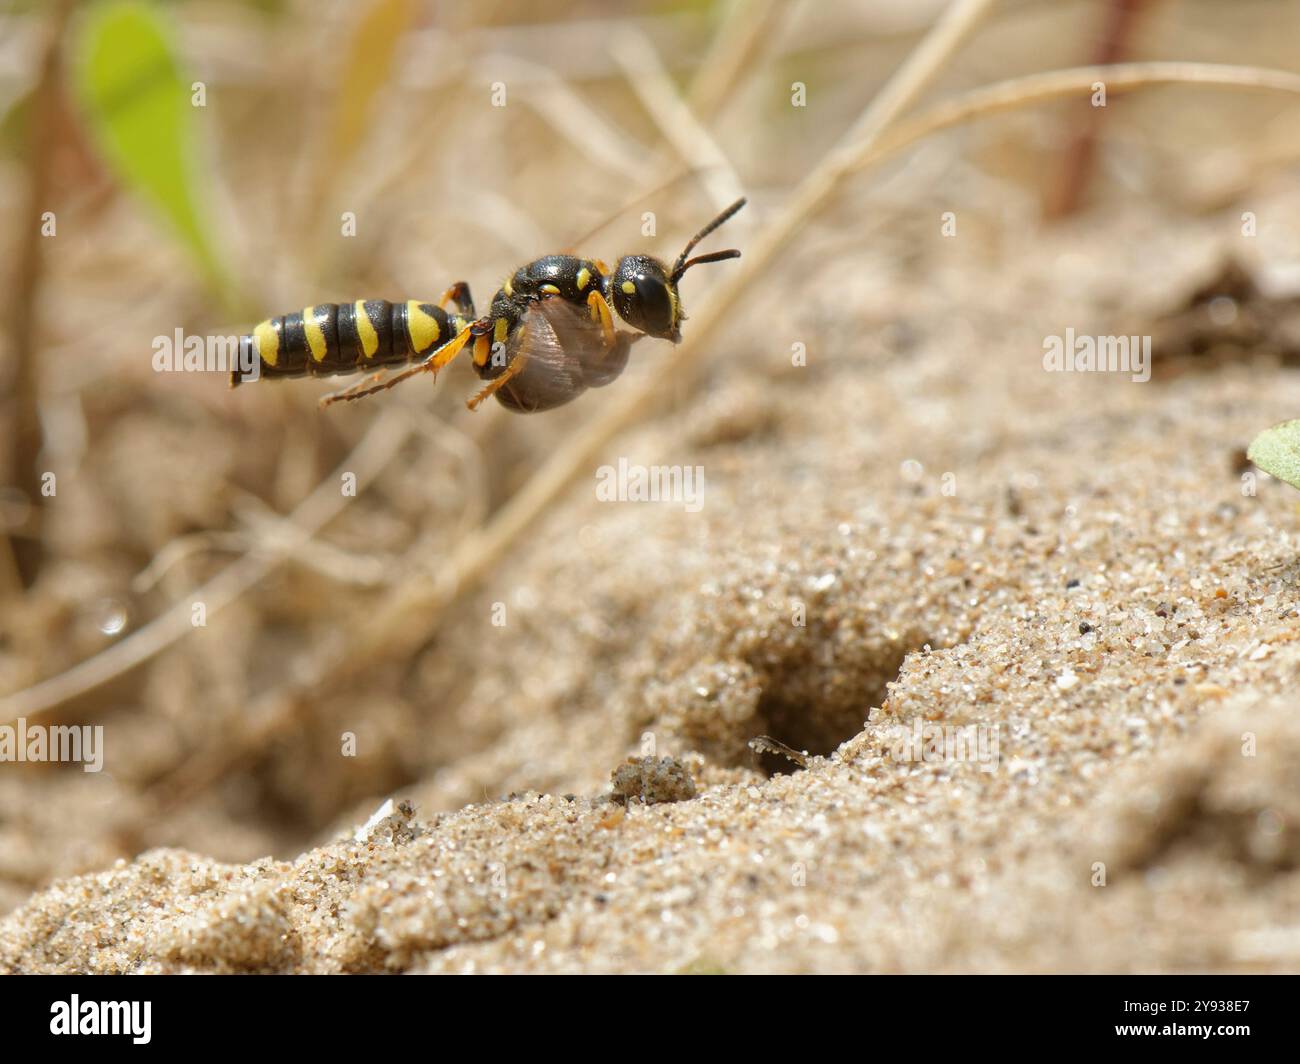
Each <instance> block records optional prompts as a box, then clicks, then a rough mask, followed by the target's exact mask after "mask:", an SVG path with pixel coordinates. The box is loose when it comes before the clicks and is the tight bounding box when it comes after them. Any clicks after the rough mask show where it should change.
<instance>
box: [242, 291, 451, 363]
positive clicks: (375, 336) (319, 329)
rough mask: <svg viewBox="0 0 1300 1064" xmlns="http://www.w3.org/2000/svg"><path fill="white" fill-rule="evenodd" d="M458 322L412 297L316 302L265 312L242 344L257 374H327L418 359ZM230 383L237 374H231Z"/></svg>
mask: <svg viewBox="0 0 1300 1064" xmlns="http://www.w3.org/2000/svg"><path fill="white" fill-rule="evenodd" d="M464 324H465V323H464V322H463V321H462V320H461V319H459V318H456V317H453V316H451V315H449V314H448V313H447V312H446V311H444V310H443V309H442V308H441V307H438V306H435V305H434V304H432V303H419V302H416V301H415V300H409V301H407V302H405V303H389V302H388V301H387V300H385V299H367V300H358V301H357V302H355V303H318V304H317V305H316V306H314V307H305V308H303V310H301V311H300V312H299V313H297V314H285V315H283V316H281V317H278V318H268V319H267V320H266V321H264V322H261V323H259V324H258V325H257V327H256V328H254V329H253V332H252V334H251V335H249V336H246V337H244V339H243V344H244V345H245V346H246V347H248V348H249V349H250V350H251V351H252V352H253V353H255V354H256V355H257V358H258V360H259V362H260V363H261V366H260V370H261V376H263V377H307V376H311V377H333V376H336V375H338V374H342V373H358V372H362V371H364V370H367V369H371V368H379V367H381V366H397V365H402V364H404V363H407V362H419V361H422V360H424V359H425V358H427V357H428V356H429V355H430V354H431V353H432V352H433V351H436V350H437V349H438V348H439V347H441V346H442V345H443V344H445V343H447V341H448V340H451V339H452V338H453V337H455V335H456V332H457V331H458V330H459V329H461V328H463V327H464ZM231 383H232V384H238V383H240V381H239V378H238V377H237V376H232V378H231Z"/></svg>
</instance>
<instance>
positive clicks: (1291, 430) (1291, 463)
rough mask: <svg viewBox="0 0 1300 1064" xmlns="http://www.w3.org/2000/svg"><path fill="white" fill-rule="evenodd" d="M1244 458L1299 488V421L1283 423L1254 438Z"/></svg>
mask: <svg viewBox="0 0 1300 1064" xmlns="http://www.w3.org/2000/svg"><path fill="white" fill-rule="evenodd" d="M1246 457H1247V458H1249V459H1250V460H1251V461H1252V462H1254V463H1255V464H1256V465H1257V466H1259V468H1260V469H1262V470H1264V472H1265V473H1268V474H1269V475H1270V476H1274V477H1277V479H1278V480H1285V481H1286V482H1287V483H1288V484H1290V485H1291V487H1293V488H1300V421H1283V422H1282V424H1280V425H1274V426H1273V427H1272V428H1271V429H1265V430H1264V431H1263V432H1261V433H1260V434H1259V435H1258V436H1256V437H1255V440H1254V442H1253V443H1252V444H1251V445H1250V450H1248V451H1247V452H1246Z"/></svg>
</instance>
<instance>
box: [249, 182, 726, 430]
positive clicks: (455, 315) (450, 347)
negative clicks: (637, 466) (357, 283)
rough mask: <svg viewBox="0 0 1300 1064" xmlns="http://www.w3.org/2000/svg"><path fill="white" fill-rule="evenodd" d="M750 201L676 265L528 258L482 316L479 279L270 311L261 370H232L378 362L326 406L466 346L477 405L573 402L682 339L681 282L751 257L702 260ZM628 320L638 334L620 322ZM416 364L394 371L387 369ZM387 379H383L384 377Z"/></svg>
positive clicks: (259, 349)
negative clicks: (436, 293) (662, 344)
mask: <svg viewBox="0 0 1300 1064" xmlns="http://www.w3.org/2000/svg"><path fill="white" fill-rule="evenodd" d="M745 202H746V201H745V200H744V199H740V200H737V201H736V202H735V203H733V204H732V205H731V206H730V207H728V208H727V209H726V210H724V211H723V212H722V213H721V214H719V215H718V216H717V217H716V218H714V219H713V221H711V222H710V223H709V224H708V225H706V226H705V227H704V228H703V229H701V230H700V231H699V232H698V233H696V234H695V236H693V237H692V238H691V240H690V241H689V242H688V243H687V245H686V247H685V248H684V249H683V251H682V253H681V254H680V255H678V256H677V260H676V262H674V263H673V265H672V267H671V268H669V267H668V265H667V264H666V263H664V262H661V261H660V260H659V259H656V258H653V257H651V256H649V255H624V256H623V257H622V258H621V259H619V260H618V262H617V264H616V265H615V267H614V269H613V270H612V271H611V270H610V269H609V268H608V267H607V266H606V265H605V264H604V263H603V262H601V261H600V260H599V259H583V258H578V257H577V256H575V255H546V256H544V257H542V258H540V259H536V260H535V261H533V262H530V263H528V264H527V265H525V266H521V267H519V269H517V270H516V271H515V272H514V273H513V274H512V275H511V276H510V277H509V278H508V279H507V280H506V281H505V283H504V284H503V285H502V286H501V288H500V290H499V291H498V292H497V294H496V295H495V296H494V297H493V299H492V304H491V306H490V308H489V310H488V313H487V315H486V316H484V317H479V316H478V315H477V314H476V313H475V310H474V300H473V298H472V297H471V295H470V291H469V285H468V284H466V283H465V282H464V281H459V282H457V283H456V284H454V285H452V286H451V287H450V288H448V289H447V290H446V291H445V292H443V293H442V296H441V298H440V299H439V300H438V302H436V303H422V302H419V301H417V300H408V301H407V302H405V303H390V302H388V301H387V300H383V299H369V300H358V301H357V302H355V303H337V304H335V303H321V304H318V305H316V306H314V307H305V308H304V309H303V310H302V311H300V312H299V313H296V314H285V315H282V316H281V317H278V318H268V319H267V320H266V321H264V322H261V323H260V324H259V325H257V326H256V327H255V328H254V329H253V331H252V333H251V334H250V335H248V336H244V337H242V338H241V340H240V343H241V346H242V348H243V349H244V351H246V352H248V353H249V355H250V358H249V363H251V361H252V359H251V355H252V354H253V353H256V356H257V372H256V373H250V374H249V377H248V378H245V377H243V376H242V375H241V373H240V371H239V370H236V371H235V372H234V373H232V374H231V378H230V383H231V387H234V386H235V385H237V384H240V383H242V382H243V381H244V380H245V379H257V378H258V377H332V376H338V375H342V374H352V373H359V372H364V371H367V370H378V371H379V372H378V373H375V374H374V375H372V376H371V377H369V378H367V379H366V380H364V381H362V382H360V383H359V384H356V385H353V386H352V387H350V388H345V389H343V390H341V391H337V392H331V393H330V394H329V395H326V396H325V397H324V398H323V399H322V400H321V405H322V406H327V405H329V404H330V403H336V402H340V401H343V400H352V399H360V398H362V397H363V396H367V395H373V394H375V393H376V392H381V391H384V390H386V389H388V388H391V387H393V386H394V385H396V384H400V383H401V382H402V381H404V380H408V379H410V378H411V377H414V376H416V375H418V374H421V373H430V374H433V375H434V376H435V377H436V375H437V373H438V371H439V370H441V369H443V368H444V367H445V366H447V365H449V364H450V363H451V361H452V360H453V359H454V358H455V357H456V356H457V355H458V354H459V353H460V352H461V351H462V350H465V349H466V348H468V349H469V351H470V353H471V358H472V361H473V365H474V370H475V372H476V373H477V374H478V376H479V378H480V379H481V380H483V381H484V382H486V383H485V386H484V388H483V389H482V390H481V391H480V392H479V393H478V394H477V395H475V396H474V397H473V398H472V399H470V400H469V401H468V404H467V405H468V406H469V408H470V409H471V410H475V409H477V408H478V406H479V404H481V403H482V402H483V401H484V400H485V399H487V398H489V397H490V396H493V395H495V396H496V397H497V401H498V402H499V403H501V405H502V406H504V407H506V408H507V409H509V410H513V411H515V412H517V413H535V412H537V411H541V410H553V409H554V408H555V407H557V406H563V405H564V404H565V403H568V402H570V401H572V400H574V399H576V398H577V397H578V396H580V395H581V394H582V393H583V392H585V391H586V390H587V389H588V388H599V387H603V386H604V385H606V384H609V383H610V382H611V381H613V380H614V379H615V378H617V377H618V376H619V374H621V373H622V372H623V369H624V368H625V367H626V365H627V360H628V354H629V352H630V350H631V346H632V344H633V343H635V342H636V341H637V340H639V339H641V338H642V337H643V336H651V337H656V338H658V339H663V340H671V341H672V342H673V343H675V344H676V343H680V342H681V339H682V332H681V324H682V322H683V321H684V320H685V318H686V315H685V314H684V313H683V311H682V303H681V297H680V296H679V295H678V291H677V287H678V284H679V282H680V281H681V279H682V275H683V274H685V273H686V271H687V270H689V269H690V268H691V267H692V266H698V265H701V264H702V263H706V262H720V261H722V260H724V259H735V258H739V257H740V252H739V251H738V250H737V249H735V248H729V249H728V250H726V251H714V252H710V253H708V254H704V255H697V256H695V257H694V258H691V257H690V256H691V252H692V251H694V250H695V247H696V245H698V244H699V243H700V241H702V240H703V239H704V238H705V237H707V236H708V235H709V234H710V233H712V232H713V231H714V230H715V229H717V228H718V226H720V225H722V224H723V223H724V222H726V221H727V220H728V219H729V218H731V217H732V216H733V215H734V214H735V213H736V212H737V211H739V210H740V209H741V208H742V207H743V206H744V205H745ZM615 315H617V320H618V321H619V322H622V323H623V324H625V325H626V326H628V327H629V329H630V330H631V331H626V330H620V329H618V328H617V326H616V320H615ZM397 366H405V367H407V368H405V369H403V370H402V371H401V372H399V373H397V374H395V375H393V376H391V377H388V378H387V379H383V377H384V373H385V371H387V370H389V369H391V368H393V367H397ZM376 382H380V383H376Z"/></svg>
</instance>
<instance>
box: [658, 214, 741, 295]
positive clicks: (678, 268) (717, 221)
mask: <svg viewBox="0 0 1300 1064" xmlns="http://www.w3.org/2000/svg"><path fill="white" fill-rule="evenodd" d="M748 202H749V201H748V200H747V199H746V198H745V197H744V196H742V197H741V198H740V199H738V200H736V202H735V203H733V204H732V205H731V206H730V207H728V208H727V209H726V210H725V211H723V212H722V213H721V214H719V215H718V216H717V217H716V218H714V219H713V221H711V222H710V223H709V224H708V225H706V226H705V227H704V228H703V229H701V230H700V231H699V232H698V233H696V234H695V235H694V236H693V237H691V241H690V243H689V244H687V245H686V247H684V248H682V253H681V254H680V255H678V256H677V262H676V263H674V265H673V273H672V279H673V280H674V281H676V280H677V278H679V277H680V276H681V275H682V274H683V273H685V272H686V271H687V270H688V269H689V268H690V267H691V266H692V265H694V264H695V263H698V262H713V261H715V260H713V259H711V258H709V257H708V256H706V255H701V256H700V257H699V258H698V259H695V260H693V261H692V262H687V261H686V256H688V255H689V254H690V253H691V252H692V251H693V250H695V245H696V244H698V243H699V242H700V241H701V240H703V239H704V238H705V237H706V236H708V235H709V234H710V233H711V232H713V230H715V229H716V228H718V226H720V225H721V224H722V223H723V222H725V221H727V220H728V219H729V218H731V216H732V215H734V214H735V213H736V212H737V211H739V210H740V208H741V207H743V206H744V205H745V204H746V203H748ZM739 254H740V252H739V251H737V252H735V253H734V254H732V253H730V252H728V253H726V254H724V255H723V257H724V258H728V259H734V258H735V257H736V256H737V255H739Z"/></svg>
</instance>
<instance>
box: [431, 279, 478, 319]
mask: <svg viewBox="0 0 1300 1064" xmlns="http://www.w3.org/2000/svg"><path fill="white" fill-rule="evenodd" d="M448 303H455V304H456V309H457V310H459V311H460V312H461V314H462V315H464V316H465V317H466V318H476V317H478V315H477V314H475V313H474V297H473V296H471V295H470V294H469V285H468V284H466V283H465V282H464V281H457V282H456V283H455V284H454V285H452V286H451V287H450V288H448V289H447V291H445V292H443V293H442V295H441V297H439V299H438V306H440V307H441V308H442V309H443V310H446V309H447V304H448Z"/></svg>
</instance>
